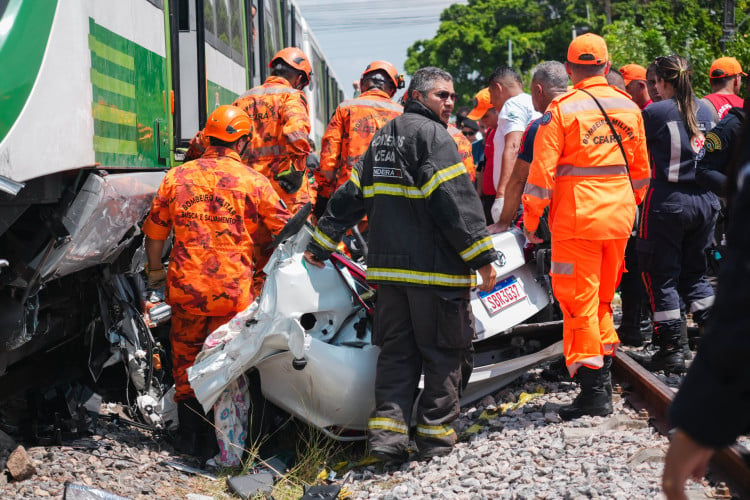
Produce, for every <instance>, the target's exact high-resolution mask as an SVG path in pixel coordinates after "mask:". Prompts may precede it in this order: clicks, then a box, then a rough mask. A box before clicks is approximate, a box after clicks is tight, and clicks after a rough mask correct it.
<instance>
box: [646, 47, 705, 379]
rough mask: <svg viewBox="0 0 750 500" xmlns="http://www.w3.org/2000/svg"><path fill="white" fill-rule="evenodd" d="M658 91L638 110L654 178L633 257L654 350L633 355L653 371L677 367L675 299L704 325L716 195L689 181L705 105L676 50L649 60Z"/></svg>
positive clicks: (680, 361)
mask: <svg viewBox="0 0 750 500" xmlns="http://www.w3.org/2000/svg"><path fill="white" fill-rule="evenodd" d="M654 65H655V71H656V88H657V90H658V92H659V95H660V96H661V97H662V99H663V100H662V101H661V102H657V103H654V104H652V105H651V106H649V107H648V108H646V109H644V110H643V121H644V125H645V128H646V142H647V145H648V149H649V154H650V156H651V166H652V170H653V174H652V175H653V178H652V179H651V185H650V187H649V191H648V193H647V194H646V200H645V202H644V209H643V211H644V214H643V217H642V219H641V223H640V228H639V241H638V260H639V263H640V264H641V269H642V271H643V280H644V284H645V286H646V291H647V293H648V294H649V296H650V298H651V307H652V309H653V312H654V334H653V344H654V346H656V347H657V348H658V351H656V352H655V353H654V354H653V356H634V357H636V358H637V359H638V361H640V362H641V363H642V364H643V365H644V366H646V367H647V368H649V369H651V370H665V371H667V372H673V373H682V372H683V371H684V370H685V358H684V354H683V351H682V346H681V345H680V330H681V324H682V319H681V317H682V315H681V304H684V306H685V307H686V308H689V309H688V310H689V311H690V312H692V314H693V320H695V322H696V323H698V325H699V326H702V325H703V323H704V322H705V321H706V317H707V315H708V312H709V310H710V308H711V305H712V304H713V301H714V292H713V289H712V287H711V285H710V284H709V282H708V280H707V279H706V257H705V250H706V248H707V247H708V245H709V244H710V242H711V236H712V233H713V227H714V224H715V222H716V217H717V215H718V212H719V200H718V198H717V197H716V195H715V194H713V193H711V192H710V191H708V190H707V189H705V188H703V187H701V186H699V185H698V184H697V183H696V182H695V171H696V164H697V162H698V159H699V156H700V154H701V153H702V151H703V143H704V140H705V137H704V134H705V133H706V131H708V130H710V129H711V128H713V126H714V123H713V115H712V113H711V110H710V109H709V108H708V107H707V106H706V105H705V104H703V103H701V102H700V101H699V100H698V99H697V98H696V97H695V95H693V87H692V83H691V74H692V70H691V68H690V65H689V64H688V62H687V60H685V58H684V57H681V56H678V55H671V56H669V57H659V58H657V59H656V61H655V62H654Z"/></svg>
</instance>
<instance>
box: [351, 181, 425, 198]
mask: <svg viewBox="0 0 750 500" xmlns="http://www.w3.org/2000/svg"><path fill="white" fill-rule="evenodd" d="M362 191H363V193H364V197H365V198H372V197H373V196H375V195H378V194H380V195H388V196H403V197H404V198H424V195H423V194H422V191H420V190H419V189H417V188H415V187H414V186H404V185H403V184H386V183H385V182H376V183H374V184H373V185H372V186H365V187H364V189H363V190H362Z"/></svg>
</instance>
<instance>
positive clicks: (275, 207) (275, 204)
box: [245, 176, 292, 234]
mask: <svg viewBox="0 0 750 500" xmlns="http://www.w3.org/2000/svg"><path fill="white" fill-rule="evenodd" d="M254 198H255V204H256V206H255V207H251V206H248V207H247V211H248V212H247V213H246V214H245V217H246V218H251V217H253V216H254V214H253V212H255V211H257V214H258V215H259V216H260V219H261V222H262V223H263V225H264V226H266V227H267V228H268V230H269V231H271V232H272V233H273V234H279V231H281V230H282V229H284V226H285V225H286V223H287V222H289V219H290V218H291V217H292V214H291V213H290V212H289V209H287V207H286V205H284V203H283V202H282V201H281V198H280V197H279V195H278V194H277V193H276V190H275V189H274V188H273V186H272V185H271V182H270V181H269V180H268V179H267V178H265V177H262V176H258V186H257V191H256V193H255V196H254Z"/></svg>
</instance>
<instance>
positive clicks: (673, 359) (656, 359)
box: [630, 346, 685, 375]
mask: <svg viewBox="0 0 750 500" xmlns="http://www.w3.org/2000/svg"><path fill="white" fill-rule="evenodd" d="M630 356H631V357H632V358H633V359H634V360H635V361H637V362H638V363H640V364H641V365H642V366H643V367H644V368H645V369H647V370H648V371H652V372H659V371H663V372H664V373H666V374H667V375H669V374H670V373H674V374H676V375H680V374H682V373H685V354H684V353H683V352H682V347H680V346H677V347H676V348H674V349H659V350H658V351H656V353H654V354H653V355H652V356H648V355H646V356H642V355H639V354H637V353H630Z"/></svg>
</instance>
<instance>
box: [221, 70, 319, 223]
mask: <svg viewBox="0 0 750 500" xmlns="http://www.w3.org/2000/svg"><path fill="white" fill-rule="evenodd" d="M233 105H234V106H237V107H238V108H240V109H243V110H244V111H245V112H247V114H248V115H250V120H251V121H252V124H253V129H252V131H253V132H252V137H251V139H250V141H251V142H250V145H249V146H248V147H247V149H246V150H245V153H244V154H243V156H242V159H243V161H244V162H245V163H247V164H248V165H250V166H251V167H253V168H254V169H255V170H256V171H258V172H260V173H261V174H263V175H265V176H266V177H267V178H268V179H269V180H270V181H271V185H272V186H273V188H274V189H275V190H276V192H277V193H278V195H279V196H280V197H281V199H282V200H284V203H286V205H287V207H289V211H290V212H291V213H295V212H296V211H297V210H299V208H300V207H302V206H303V205H305V204H306V203H307V202H309V201H314V200H312V196H311V192H310V184H309V182H308V180H307V176H305V177H304V180H303V181H302V187H301V188H299V191H297V192H296V193H293V194H289V193H287V192H286V191H284V190H283V189H281V186H279V184H278V183H277V182H276V181H275V180H274V179H273V177H274V175H276V174H278V173H280V172H283V171H285V170H287V169H289V168H290V167H293V168H294V169H295V170H300V171H304V170H305V169H306V160H307V155H308V154H310V142H309V134H310V111H309V109H308V106H307V99H306V98H305V93H304V92H302V91H301V90H297V89H294V88H292V87H291V85H289V82H288V81H287V80H286V79H285V78H282V77H280V76H269V77H268V78H267V79H266V81H265V83H264V84H263V85H260V86H258V87H255V88H252V89H250V90H248V91H247V92H245V94H244V95H242V96H241V97H239V98H237V100H236V101H234V103H233Z"/></svg>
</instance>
